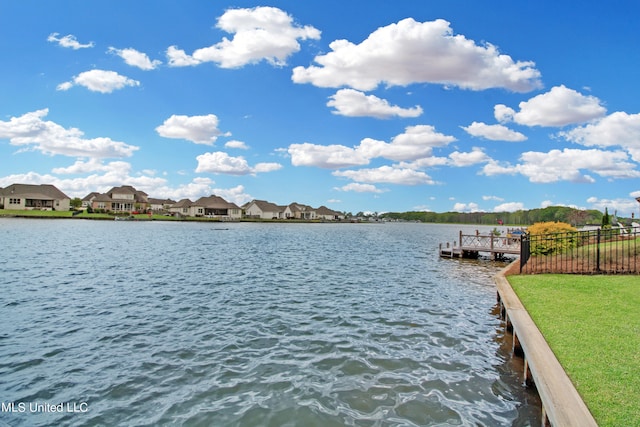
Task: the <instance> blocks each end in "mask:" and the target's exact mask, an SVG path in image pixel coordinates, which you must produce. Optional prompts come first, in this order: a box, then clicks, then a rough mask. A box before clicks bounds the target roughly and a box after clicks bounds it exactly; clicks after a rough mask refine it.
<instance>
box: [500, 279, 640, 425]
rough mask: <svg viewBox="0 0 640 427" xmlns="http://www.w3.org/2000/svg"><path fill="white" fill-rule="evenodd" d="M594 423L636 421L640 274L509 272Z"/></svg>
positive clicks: (639, 406)
mask: <svg viewBox="0 0 640 427" xmlns="http://www.w3.org/2000/svg"><path fill="white" fill-rule="evenodd" d="M508 279H509V282H510V283H511V285H512V287H513V289H514V290H515V291H516V293H517V294H518V296H519V297H520V299H521V301H522V303H523V304H524V305H525V307H526V308H527V311H528V312H529V314H530V315H531V317H532V318H533V320H534V321H535V323H536V325H537V326H538V328H539V329H540V331H541V332H542V334H543V335H544V337H545V338H546V340H547V342H548V343H549V346H550V347H551V349H552V350H553V352H554V353H555V354H556V357H557V358H558V360H559V361H560V363H561V364H562V366H563V367H564V369H565V371H566V372H567V374H568V375H569V377H570V378H571V380H572V381H573V383H574V384H575V386H576V389H577V390H578V392H579V393H580V395H582V397H583V399H584V401H585V403H586V404H587V406H588V407H589V410H590V411H591V413H592V414H593V416H594V417H595V419H596V421H597V422H598V425H599V426H601V427H604V426H612V427H613V426H615V427H618V426H640V403H639V402H640V276H635V275H634V276H631V275H628V276H627V275H620V276H602V275H599V276H578V275H562V274H542V275H526V276H525V275H522V276H518V275H514V276H508Z"/></svg>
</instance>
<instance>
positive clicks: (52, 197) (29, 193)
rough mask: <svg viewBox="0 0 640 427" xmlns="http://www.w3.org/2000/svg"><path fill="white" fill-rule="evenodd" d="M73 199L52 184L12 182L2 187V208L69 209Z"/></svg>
mask: <svg viewBox="0 0 640 427" xmlns="http://www.w3.org/2000/svg"><path fill="white" fill-rule="evenodd" d="M70 202H71V199H70V198H69V196H67V195H66V194H64V193H63V192H62V191H60V190H59V189H58V188H57V187H56V186H54V185H51V184H38V185H36V184H11V185H9V186H8V187H6V188H3V189H0V208H2V209H16V210H47V211H68V210H69V205H70Z"/></svg>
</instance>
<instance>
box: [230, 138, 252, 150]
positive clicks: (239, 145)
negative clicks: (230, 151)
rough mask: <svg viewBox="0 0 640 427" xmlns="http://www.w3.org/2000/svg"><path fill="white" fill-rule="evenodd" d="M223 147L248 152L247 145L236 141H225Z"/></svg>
mask: <svg viewBox="0 0 640 427" xmlns="http://www.w3.org/2000/svg"><path fill="white" fill-rule="evenodd" d="M224 146H225V147H227V148H236V149H238V150H248V149H249V147H248V146H247V144H245V143H244V142H242V141H237V140H232V141H227V142H226V143H225V144H224Z"/></svg>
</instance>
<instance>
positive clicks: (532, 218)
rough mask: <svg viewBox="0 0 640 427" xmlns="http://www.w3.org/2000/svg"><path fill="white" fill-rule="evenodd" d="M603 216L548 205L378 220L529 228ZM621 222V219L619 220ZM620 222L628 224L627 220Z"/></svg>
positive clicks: (584, 221) (393, 215)
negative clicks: (518, 209)
mask: <svg viewBox="0 0 640 427" xmlns="http://www.w3.org/2000/svg"><path fill="white" fill-rule="evenodd" d="M603 215H604V214H603V213H602V212H600V211H598V210H595V209H590V210H578V209H574V208H569V207H566V206H549V207H546V208H541V209H530V210H520V211H515V212H468V213H467V212H442V213H436V212H388V213H384V214H381V215H380V217H381V218H389V219H398V220H404V221H420V222H435V223H458V224H482V225H500V224H504V225H531V224H534V223H536V222H542V221H560V222H566V223H569V224H572V225H578V226H580V225H585V224H601V222H602V216H603ZM619 219H620V220H622V218H619ZM622 222H625V223H626V222H630V220H629V219H626V220H624V221H622Z"/></svg>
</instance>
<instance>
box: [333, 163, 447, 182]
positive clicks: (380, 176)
mask: <svg viewBox="0 0 640 427" xmlns="http://www.w3.org/2000/svg"><path fill="white" fill-rule="evenodd" d="M333 175H334V176H340V177H344V178H348V179H351V180H353V181H356V182H364V183H388V184H399V185H419V184H435V183H436V182H435V181H434V180H433V179H432V178H431V177H430V176H429V175H427V174H426V173H424V172H421V171H416V170H413V169H407V168H400V167H393V166H381V167H379V168H372V169H359V170H346V171H334V172H333Z"/></svg>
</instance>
